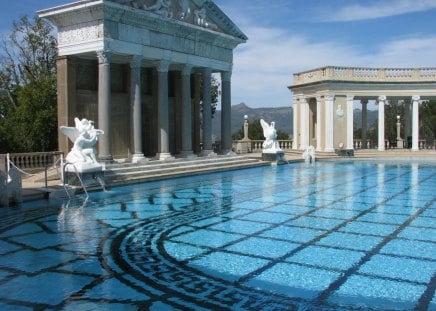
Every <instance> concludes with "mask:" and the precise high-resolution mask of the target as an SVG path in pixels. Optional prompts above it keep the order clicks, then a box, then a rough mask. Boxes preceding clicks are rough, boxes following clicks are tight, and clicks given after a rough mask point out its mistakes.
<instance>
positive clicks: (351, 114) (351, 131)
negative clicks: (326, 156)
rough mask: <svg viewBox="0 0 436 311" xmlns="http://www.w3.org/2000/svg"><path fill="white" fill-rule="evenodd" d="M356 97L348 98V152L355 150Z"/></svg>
mask: <svg viewBox="0 0 436 311" xmlns="http://www.w3.org/2000/svg"><path fill="white" fill-rule="evenodd" d="M353 117H354V96H347V145H346V147H345V148H346V149H347V150H353V149H354V139H353V138H354V120H353Z"/></svg>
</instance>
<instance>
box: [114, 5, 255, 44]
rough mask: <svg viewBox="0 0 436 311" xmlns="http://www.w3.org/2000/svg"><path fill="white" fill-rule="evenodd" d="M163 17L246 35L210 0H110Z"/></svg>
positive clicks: (245, 37)
mask: <svg viewBox="0 0 436 311" xmlns="http://www.w3.org/2000/svg"><path fill="white" fill-rule="evenodd" d="M110 1H111V2H115V3H118V4H121V5H126V6H129V7H132V8H135V9H138V10H142V11H145V12H149V13H150V14H154V15H157V16H160V17H163V18H168V19H174V20H178V21H181V22H186V23H189V24H192V25H195V26H199V27H203V28H205V29H209V30H212V31H216V32H220V33H224V34H227V35H230V36H233V37H236V38H238V39H241V40H242V41H246V40H247V36H246V35H245V34H244V33H243V32H242V31H241V30H240V29H239V28H238V27H237V26H236V25H235V24H234V23H233V22H232V21H231V20H230V19H229V18H228V17H227V16H226V15H225V14H224V13H223V12H222V11H221V9H220V8H219V7H218V6H217V5H216V4H215V3H214V2H213V1H210V0H110Z"/></svg>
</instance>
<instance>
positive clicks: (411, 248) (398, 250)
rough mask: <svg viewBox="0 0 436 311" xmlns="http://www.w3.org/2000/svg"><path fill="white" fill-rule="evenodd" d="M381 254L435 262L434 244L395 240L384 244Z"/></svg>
mask: <svg viewBox="0 0 436 311" xmlns="http://www.w3.org/2000/svg"><path fill="white" fill-rule="evenodd" d="M380 253H382V254H392V255H402V256H411V257H415V258H418V259H419V258H423V259H429V260H436V244H435V243H428V242H421V241H413V240H403V239H395V240H392V241H391V242H389V243H388V244H386V245H385V246H384V247H383V248H382V249H381V250H380Z"/></svg>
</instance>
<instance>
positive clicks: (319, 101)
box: [316, 96, 322, 151]
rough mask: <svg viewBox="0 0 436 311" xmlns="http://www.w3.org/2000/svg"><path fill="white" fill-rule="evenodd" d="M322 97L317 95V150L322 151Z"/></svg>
mask: <svg viewBox="0 0 436 311" xmlns="http://www.w3.org/2000/svg"><path fill="white" fill-rule="evenodd" d="M321 124H322V123H321V97H320V96H317V97H316V151H322V146H321V141H322V138H321V133H322V129H321Z"/></svg>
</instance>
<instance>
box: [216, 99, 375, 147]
mask: <svg viewBox="0 0 436 311" xmlns="http://www.w3.org/2000/svg"><path fill="white" fill-rule="evenodd" d="M245 115H247V116H248V120H250V121H253V120H257V119H264V120H265V121H266V122H268V123H270V122H272V121H274V122H275V123H276V129H277V130H280V131H282V132H285V133H287V134H292V133H293V124H294V118H293V109H292V107H279V108H250V107H248V106H247V105H246V104H245V103H240V104H238V105H234V106H232V134H233V133H235V132H237V131H239V130H240V129H241V127H242V125H243V124H244V116H245ZM377 119H378V111H377V110H368V129H370V128H371V127H373V126H374V125H375V124H376V122H377ZM361 127H362V111H361V110H360V109H354V129H358V128H361ZM212 134H213V135H214V136H215V137H217V139H220V137H221V111H220V110H217V111H216V112H215V116H214V118H213V120H212Z"/></svg>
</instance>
